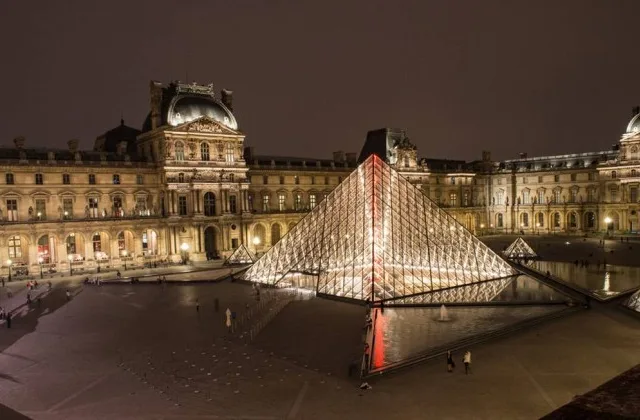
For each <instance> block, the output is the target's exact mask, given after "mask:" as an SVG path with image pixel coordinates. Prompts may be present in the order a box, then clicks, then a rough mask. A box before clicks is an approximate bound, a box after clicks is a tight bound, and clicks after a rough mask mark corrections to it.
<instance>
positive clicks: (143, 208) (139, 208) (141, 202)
mask: <svg viewBox="0 0 640 420" xmlns="http://www.w3.org/2000/svg"><path fill="white" fill-rule="evenodd" d="M136 214H137V215H139V216H147V215H148V214H147V197H146V196H144V195H139V196H137V197H136Z"/></svg>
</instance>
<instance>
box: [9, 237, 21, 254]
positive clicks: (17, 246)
mask: <svg viewBox="0 0 640 420" xmlns="http://www.w3.org/2000/svg"><path fill="white" fill-rule="evenodd" d="M9 258H11V259H13V258H22V244H21V241H20V237H19V236H17V235H16V236H10V237H9Z"/></svg>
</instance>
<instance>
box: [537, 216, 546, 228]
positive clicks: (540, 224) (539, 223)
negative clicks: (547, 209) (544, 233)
mask: <svg viewBox="0 0 640 420" xmlns="http://www.w3.org/2000/svg"><path fill="white" fill-rule="evenodd" d="M536 226H537V227H544V214H543V213H538V220H536Z"/></svg>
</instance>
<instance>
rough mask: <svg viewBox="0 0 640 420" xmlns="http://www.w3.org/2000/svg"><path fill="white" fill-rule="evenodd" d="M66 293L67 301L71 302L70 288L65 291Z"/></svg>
mask: <svg viewBox="0 0 640 420" xmlns="http://www.w3.org/2000/svg"><path fill="white" fill-rule="evenodd" d="M65 294H66V295H67V302H69V301H70V300H71V292H69V290H67V291H66V292H65Z"/></svg>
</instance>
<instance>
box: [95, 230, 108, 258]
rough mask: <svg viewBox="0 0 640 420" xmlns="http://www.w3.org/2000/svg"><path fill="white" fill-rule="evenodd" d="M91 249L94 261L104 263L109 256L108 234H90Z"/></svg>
mask: <svg viewBox="0 0 640 420" xmlns="http://www.w3.org/2000/svg"><path fill="white" fill-rule="evenodd" d="M91 249H92V250H93V258H94V259H95V260H96V261H106V260H108V259H109V257H110V255H111V252H110V251H111V250H110V249H109V234H107V233H106V232H93V233H92V234H91Z"/></svg>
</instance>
